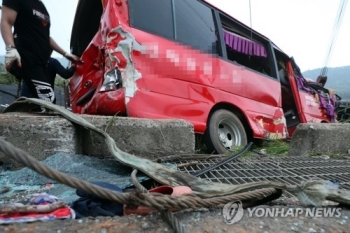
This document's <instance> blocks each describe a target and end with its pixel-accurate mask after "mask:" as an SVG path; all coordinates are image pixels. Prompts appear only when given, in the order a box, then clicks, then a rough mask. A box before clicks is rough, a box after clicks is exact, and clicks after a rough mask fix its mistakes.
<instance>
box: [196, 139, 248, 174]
mask: <svg viewBox="0 0 350 233" xmlns="http://www.w3.org/2000/svg"><path fill="white" fill-rule="evenodd" d="M252 145H253V143H252V142H250V143H249V144H248V145H246V146H245V147H244V148H243V150H241V151H240V152H239V153H237V154H234V155H232V156H230V157H228V158H226V159H224V160H221V161H220V162H218V163H216V164H214V165H212V166H210V167H206V168H204V169H202V170H199V171H197V172H195V173H193V174H191V175H193V176H200V175H203V174H205V173H207V172H210V171H212V170H213V169H215V168H217V167H220V166H221V165H224V164H225V163H228V162H230V161H232V160H234V159H236V158H237V157H239V156H241V155H243V154H244V153H245V152H247V151H248V150H249V149H250V147H252Z"/></svg>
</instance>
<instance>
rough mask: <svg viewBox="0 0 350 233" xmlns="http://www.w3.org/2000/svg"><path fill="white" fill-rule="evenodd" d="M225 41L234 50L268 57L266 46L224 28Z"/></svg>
mask: <svg viewBox="0 0 350 233" xmlns="http://www.w3.org/2000/svg"><path fill="white" fill-rule="evenodd" d="M223 31H224V39H225V43H226V44H227V45H228V46H229V47H230V48H231V49H233V50H235V51H237V52H240V53H244V54H246V55H250V56H258V57H267V53H266V49H265V48H264V46H262V45H260V44H258V43H256V42H254V41H251V40H248V39H245V38H243V37H240V36H237V35H235V34H233V33H231V32H228V31H226V30H224V29H223Z"/></svg>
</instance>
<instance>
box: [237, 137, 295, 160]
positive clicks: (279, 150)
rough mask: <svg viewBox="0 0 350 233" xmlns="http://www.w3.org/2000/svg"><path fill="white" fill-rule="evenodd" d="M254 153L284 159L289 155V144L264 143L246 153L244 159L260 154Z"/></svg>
mask: <svg viewBox="0 0 350 233" xmlns="http://www.w3.org/2000/svg"><path fill="white" fill-rule="evenodd" d="M238 151H239V150H238ZM238 151H237V152H238ZM254 151H255V152H258V153H260V156H264V155H265V156H269V157H284V156H286V155H287V154H288V151H289V143H288V142H286V141H283V140H269V141H262V143H260V144H258V145H253V146H252V148H251V149H250V151H248V152H247V153H245V154H244V155H243V156H242V157H252V156H257V155H258V154H257V153H255V152H254Z"/></svg>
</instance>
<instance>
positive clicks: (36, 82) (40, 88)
mask: <svg viewBox="0 0 350 233" xmlns="http://www.w3.org/2000/svg"><path fill="white" fill-rule="evenodd" d="M22 77H23V80H24V82H25V83H26V86H27V88H28V89H27V90H28V91H29V92H27V93H25V94H26V95H27V96H29V95H30V97H31V98H39V99H42V100H45V101H49V102H53V101H54V99H55V92H54V91H53V88H52V87H51V85H50V82H48V81H47V80H48V73H47V66H31V67H26V68H25V69H23V70H22Z"/></svg>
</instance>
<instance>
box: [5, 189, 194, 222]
mask: <svg viewBox="0 0 350 233" xmlns="http://www.w3.org/2000/svg"><path fill="white" fill-rule="evenodd" d="M91 183H93V184H95V185H98V186H100V187H103V188H106V189H110V190H111V191H114V192H120V193H122V192H123V190H122V189H121V188H119V187H118V186H116V185H113V184H109V183H106V182H91ZM148 192H150V193H152V192H153V193H162V194H165V195H175V196H176V195H183V194H190V193H192V190H191V188H189V187H187V186H177V187H171V186H159V187H156V188H153V189H150V190H148ZM76 194H77V195H78V196H79V198H78V199H77V200H75V201H73V202H72V203H71V204H70V205H68V204H66V203H64V202H63V201H62V200H60V199H59V198H58V197H56V196H53V195H50V194H48V193H37V194H33V195H31V196H30V198H29V201H28V203H27V204H26V205H24V204H23V203H13V204H7V205H2V206H1V209H0V224H11V223H21V222H34V221H48V220H53V219H80V218H84V217H98V216H109V217H114V216H123V215H131V214H135V215H143V216H144V215H148V214H151V213H155V212H157V210H155V209H152V208H148V207H144V206H139V207H137V208H136V209H135V208H131V207H128V206H127V205H125V204H120V203H115V202H112V201H109V200H105V199H102V198H99V197H97V196H95V195H92V194H90V193H87V192H84V191H81V190H76ZM6 210H9V211H8V213H6ZM14 210H16V212H14ZM171 211H176V209H174V210H171Z"/></svg>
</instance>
